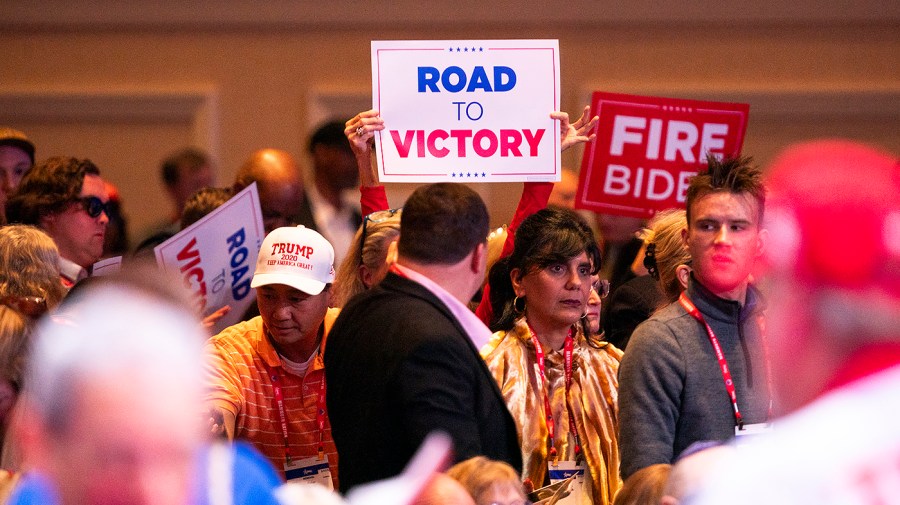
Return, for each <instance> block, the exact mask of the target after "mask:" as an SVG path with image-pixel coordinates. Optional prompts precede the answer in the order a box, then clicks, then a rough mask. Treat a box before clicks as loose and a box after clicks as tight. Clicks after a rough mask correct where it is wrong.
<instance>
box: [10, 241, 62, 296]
mask: <svg viewBox="0 0 900 505" xmlns="http://www.w3.org/2000/svg"><path fill="white" fill-rule="evenodd" d="M65 294H66V290H65V288H64V287H63V285H62V281H61V280H60V274H59V249H57V247H56V243H54V242H53V239H52V238H50V236H49V235H47V234H46V233H44V232H43V231H41V230H39V229H38V228H35V227H34V226H28V225H21V224H14V225H8V226H4V227H2V228H0V296H39V297H41V298H44V300H46V302H47V307H49V308H51V309H52V308H53V307H55V306H56V305H58V304H59V302H60V301H61V300H62V299H63V297H64V296H65Z"/></svg>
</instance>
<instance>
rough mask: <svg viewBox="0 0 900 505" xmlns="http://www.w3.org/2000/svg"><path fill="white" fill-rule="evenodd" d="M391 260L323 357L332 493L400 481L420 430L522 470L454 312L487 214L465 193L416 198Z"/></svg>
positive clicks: (511, 430) (471, 287)
mask: <svg viewBox="0 0 900 505" xmlns="http://www.w3.org/2000/svg"><path fill="white" fill-rule="evenodd" d="M400 228H401V230H402V233H401V235H400V242H399V244H398V248H399V258H398V261H397V264H396V265H394V266H393V267H392V270H391V273H389V274H388V276H387V278H385V279H384V280H383V281H382V282H381V284H380V285H379V286H376V287H374V288H372V289H371V290H369V291H368V292H366V293H363V294H361V295H359V296H357V297H356V298H354V299H352V300H351V301H350V303H348V304H347V305H346V306H345V307H344V309H343V310H342V311H341V315H340V317H338V319H337V321H336V322H335V324H334V327H333V328H332V329H331V332H330V333H329V340H328V345H327V348H326V351H325V376H326V379H327V383H328V395H327V402H328V415H329V418H330V420H331V429H332V435H333V437H334V441H335V444H336V445H337V449H338V454H339V456H340V463H339V468H338V472H339V474H340V483H341V491H346V490H347V489H349V488H351V487H353V486H355V485H357V484H362V483H365V482H370V481H373V480H377V479H383V478H387V477H392V476H394V475H397V474H398V473H400V471H401V470H403V467H404V466H405V465H406V463H407V462H408V461H409V459H410V457H411V456H412V455H413V453H414V451H415V450H416V448H417V447H418V446H419V445H420V444H421V442H422V441H423V440H424V438H425V436H426V435H427V434H428V433H429V432H431V431H437V430H439V431H444V432H446V433H447V434H449V435H450V437H451V438H452V439H453V443H454V450H455V458H456V460H457V461H459V460H463V459H467V458H470V457H472V456H476V455H485V456H487V457H489V458H491V459H495V460H500V461H505V462H507V463H509V464H510V465H512V466H513V468H516V469H520V468H521V467H522V459H521V453H520V450H519V441H518V437H517V435H516V428H515V423H514V422H513V419H512V417H511V416H510V414H509V411H508V410H507V409H506V405H505V403H504V401H503V398H502V396H501V395H500V391H499V390H498V388H497V385H496V383H495V382H494V379H493V378H492V376H491V374H490V372H488V369H487V367H486V366H485V364H484V361H483V360H482V359H481V357H480V356H479V354H478V350H477V348H476V346H475V345H474V344H473V341H472V339H473V338H476V339H478V338H485V336H486V335H489V330H487V328H486V327H485V326H484V325H483V324H482V323H481V322H480V321H478V319H477V318H476V317H475V316H474V314H472V313H471V312H470V311H469V310H468V309H467V308H466V306H465V303H466V302H468V301H469V299H470V298H471V296H472V295H473V294H474V293H475V292H476V291H477V289H478V287H479V286H480V285H481V280H482V279H483V278H484V268H485V262H486V251H487V249H486V237H487V233H488V216H487V209H486V208H485V206H484V202H483V201H482V200H481V198H480V197H479V196H478V194H477V193H475V192H474V191H472V190H471V189H469V188H467V187H465V186H462V185H457V184H446V183H442V184H434V185H430V186H423V187H420V188H419V189H417V190H416V191H415V192H414V193H413V194H412V195H411V196H410V198H409V200H407V202H406V205H405V206H404V208H403V216H402V218H401V223H400Z"/></svg>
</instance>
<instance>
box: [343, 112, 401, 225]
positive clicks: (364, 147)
mask: <svg viewBox="0 0 900 505" xmlns="http://www.w3.org/2000/svg"><path fill="white" fill-rule="evenodd" d="M381 130H384V120H383V119H381V116H379V115H378V111H377V110H374V109H373V110H367V111H365V112H360V113H359V114H357V115H355V116H353V118H352V119H350V120H349V121H347V122H346V123H345V126H344V135H345V136H346V137H347V140H348V141H349V142H350V148H351V149H352V150H353V154H354V155H355V156H356V166H357V168H358V169H359V184H360V187H359V192H360V198H359V203H360V207H361V210H362V215H363V216H368V215H369V214H371V213H373V212H376V211H379V210H386V209H388V208H390V205H389V204H388V201H387V193H386V192H385V191H384V186H382V185H380V184H378V166H377V164H376V162H375V158H374V157H373V156H372V150H373V148H374V147H375V132H376V131H381Z"/></svg>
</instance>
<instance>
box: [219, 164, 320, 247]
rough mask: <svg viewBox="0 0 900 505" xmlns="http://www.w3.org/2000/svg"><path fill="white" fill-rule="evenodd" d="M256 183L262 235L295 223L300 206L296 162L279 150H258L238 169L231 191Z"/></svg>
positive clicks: (299, 176)
mask: <svg viewBox="0 0 900 505" xmlns="http://www.w3.org/2000/svg"><path fill="white" fill-rule="evenodd" d="M254 182H255V183H256V187H257V190H259V203H260V205H261V206H262V213H263V222H264V224H265V228H266V233H268V232H270V231H272V230H274V229H275V228H279V227H282V226H292V225H295V224H297V215H298V214H299V213H300V206H301V204H302V203H303V198H304V196H303V176H302V173H301V172H300V166H299V165H298V164H297V160H295V159H294V157H293V156H291V155H290V153H288V152H286V151H282V150H279V149H261V150H259V151H256V152H255V153H253V154H252V155H251V156H250V158H249V159H248V160H247V161H245V162H244V164H243V165H242V166H241V168H240V169H238V173H237V176H236V178H235V182H234V189H235V192H237V191H240V190H242V189H244V188H245V187H247V186H249V185H250V184H252V183H254Z"/></svg>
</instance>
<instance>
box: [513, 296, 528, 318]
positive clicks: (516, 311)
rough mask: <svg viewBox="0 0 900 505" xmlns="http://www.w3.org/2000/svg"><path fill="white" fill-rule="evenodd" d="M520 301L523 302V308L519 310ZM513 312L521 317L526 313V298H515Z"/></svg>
mask: <svg viewBox="0 0 900 505" xmlns="http://www.w3.org/2000/svg"><path fill="white" fill-rule="evenodd" d="M519 300H521V301H522V308H521V309H520V308H519ZM513 311H514V312H515V313H516V314H517V315H521V314H522V313H524V312H525V297H524V296H523V297H522V298H519V297H518V296H517V297H515V298H513Z"/></svg>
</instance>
